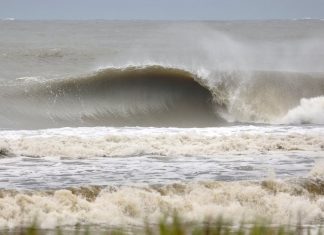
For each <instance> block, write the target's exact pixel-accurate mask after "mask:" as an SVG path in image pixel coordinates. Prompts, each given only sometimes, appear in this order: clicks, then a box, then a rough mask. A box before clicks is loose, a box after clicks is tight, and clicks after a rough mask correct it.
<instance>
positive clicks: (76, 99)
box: [0, 65, 324, 129]
mask: <svg viewBox="0 0 324 235" xmlns="http://www.w3.org/2000/svg"><path fill="white" fill-rule="evenodd" d="M0 90H1V94H0V98H1V100H0V109H1V110H3V112H1V113H0V121H1V128H24V129H32V128H48V127H63V126H117V127H118V126H155V127H171V126H173V127H207V126H220V125H228V123H233V122H234V123H283V124H290V123H297V124H300V123H315V124H316V123H317V124H322V123H324V120H323V119H322V118H318V117H319V116H324V109H323V108H322V107H323V103H324V102H323V96H324V75H323V74H321V73H294V72H281V71H208V73H207V74H206V75H204V76H198V73H195V72H189V71H187V70H184V69H180V68H170V67H163V66H160V65H153V66H142V67H135V66H133V67H132V66H130V67H125V68H108V69H104V70H100V71H98V72H95V73H93V74H89V75H86V76H81V77H75V78H62V79H58V80H50V81H38V80H37V79H32V80H30V79H27V80H19V81H17V83H16V84H14V85H10V86H9V85H2V86H1V87H0ZM314 97H318V98H316V99H314ZM305 103H306V105H305ZM308 103H312V104H313V103H314V105H311V106H309V105H307V104H308ZM299 106H301V107H300V108H299ZM304 106H306V108H305V107H304ZM294 110H297V111H294Z"/></svg>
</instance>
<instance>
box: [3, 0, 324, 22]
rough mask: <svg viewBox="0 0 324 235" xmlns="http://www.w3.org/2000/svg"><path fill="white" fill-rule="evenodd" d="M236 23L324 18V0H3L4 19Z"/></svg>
mask: <svg viewBox="0 0 324 235" xmlns="http://www.w3.org/2000/svg"><path fill="white" fill-rule="evenodd" d="M9 17H12V18H17V19H119V20H127V19H151V20H163V19H164V20H236V19H292V18H306V17H311V18H317V19H319V18H324V0H0V18H9Z"/></svg>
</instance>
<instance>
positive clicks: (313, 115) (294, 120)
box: [279, 96, 324, 124]
mask: <svg viewBox="0 0 324 235" xmlns="http://www.w3.org/2000/svg"><path fill="white" fill-rule="evenodd" d="M279 122H281V123H286V124H303V123H307V124H310V123H311V124H324V96H319V97H313V98H309V99H306V98H303V99H301V100H300V105H299V106H297V107H295V108H293V109H291V110H289V111H288V113H287V114H286V116H284V117H283V118H282V119H281V121H279Z"/></svg>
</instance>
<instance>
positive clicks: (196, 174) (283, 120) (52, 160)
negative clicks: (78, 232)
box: [0, 20, 324, 228]
mask: <svg viewBox="0 0 324 235" xmlns="http://www.w3.org/2000/svg"><path fill="white" fill-rule="evenodd" d="M0 29H1V35H0V68H1V69H0V129H1V130H0V188H1V190H0V226H1V227H11V228H15V227H17V226H20V225H21V224H30V223H33V221H34V219H35V217H37V218H39V222H40V225H41V226H42V227H46V228H51V227H55V226H56V225H68V226H74V225H76V224H87V225H93V224H96V225H102V226H109V225H120V224H127V225H140V224H142V223H143V222H144V220H145V218H147V217H149V218H151V219H152V221H151V222H154V221H157V220H158V218H159V217H160V216H162V215H163V214H165V213H167V214H168V213H172V212H173V211H174V210H176V211H178V212H180V213H181V214H182V216H183V217H184V220H187V221H192V220H198V221H202V220H203V219H204V218H206V217H215V218H216V217H217V216H218V215H219V214H223V215H224V216H225V217H226V218H229V219H232V220H234V221H237V222H238V221H240V220H241V219H244V220H245V221H253V219H255V217H263V218H266V219H268V220H271V221H272V222H274V223H295V222H297V221H298V216H299V215H302V218H301V219H302V222H303V223H311V224H320V223H321V222H323V219H324V206H323V205H324V197H323V195H324V192H323V182H324V181H323V180H324V179H323V175H324V166H323V161H324V126H323V124H324V67H323V64H322V61H324V43H323V42H324V40H323V39H324V22H323V21H316V20H300V21H260V22H259V21H253V22H145V21H138V22H118V21H82V22H78V21H57V22H55V21H48V22H42V21H29V22H25V21H0Z"/></svg>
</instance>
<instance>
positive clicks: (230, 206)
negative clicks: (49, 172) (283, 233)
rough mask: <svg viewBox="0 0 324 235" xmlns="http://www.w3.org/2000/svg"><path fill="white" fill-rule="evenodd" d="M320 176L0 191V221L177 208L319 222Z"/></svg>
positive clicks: (110, 218)
mask: <svg viewBox="0 0 324 235" xmlns="http://www.w3.org/2000/svg"><path fill="white" fill-rule="evenodd" d="M322 187H323V181H322V180H321V179H320V178H313V177H310V178H309V179H301V180H297V181H293V180H291V181H281V180H264V181H261V182H248V181H241V182H240V181H237V182H215V181H209V182H192V183H175V184H170V185H163V186H154V185H152V186H145V185H141V186H140V185H138V186H136V185H134V186H108V187H105V188H103V187H97V186H92V187H91V186H90V187H81V188H69V189H62V190H56V191H29V192H18V191H10V190H2V191H0V227H9V228H15V227H20V226H28V225H31V224H33V223H34V222H35V219H36V220H37V222H38V224H39V226H41V227H42V228H55V227H56V226H58V225H59V226H75V225H80V224H85V225H87V226H90V225H100V226H120V225H123V226H126V225H130V226H134V225H135V226H138V225H140V226H141V225H143V223H144V222H145V221H146V222H149V223H157V222H158V221H159V220H160V219H161V217H162V216H164V215H169V216H172V215H173V213H174V212H177V213H178V214H179V215H180V216H181V217H182V218H183V220H184V221H186V222H190V221H198V222H203V221H204V220H206V219H216V218H218V217H219V216H222V217H223V218H224V219H226V220H231V221H233V222H234V223H240V222H241V221H242V220H244V222H245V223H253V222H255V219H256V218H257V219H260V218H262V219H266V220H267V221H270V222H272V223H274V224H292V225H295V224H297V223H298V222H299V223H303V224H320V223H322V221H323V219H324V200H323V193H324V192H323V188H322Z"/></svg>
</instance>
